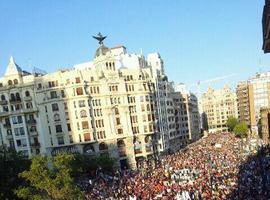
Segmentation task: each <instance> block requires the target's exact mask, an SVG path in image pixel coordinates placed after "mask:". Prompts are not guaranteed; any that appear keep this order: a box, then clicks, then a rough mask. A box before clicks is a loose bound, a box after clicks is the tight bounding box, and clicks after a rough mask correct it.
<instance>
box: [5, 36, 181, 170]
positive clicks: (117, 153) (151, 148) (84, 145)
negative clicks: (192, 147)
mask: <svg viewBox="0 0 270 200" xmlns="http://www.w3.org/2000/svg"><path fill="white" fill-rule="evenodd" d="M96 39H98V40H99V44H100V46H99V48H98V49H97V50H96V54H95V56H94V59H93V60H92V61H90V62H86V63H82V64H78V65H75V66H74V68H73V69H68V70H59V71H56V72H54V73H50V74H41V73H32V74H31V73H28V72H25V71H23V70H22V69H21V68H20V67H19V66H18V65H17V64H16V63H15V61H14V59H13V58H11V59H10V62H9V64H8V67H7V70H6V73H5V74H4V76H3V77H2V78H1V79H0V97H1V100H0V120H1V124H0V135H1V137H0V140H1V143H2V144H5V145H7V146H9V147H12V148H15V149H16V150H17V151H22V152H23V153H24V154H25V155H27V156H33V155H37V154H47V155H51V156H54V155H56V154H57V153H61V152H71V153H75V152H79V153H85V154H88V155H93V156H94V155H100V154H106V155H109V156H111V157H115V158H116V159H117V160H118V161H119V162H118V164H119V165H120V166H121V167H131V168H134V167H136V163H137V161H139V160H141V159H148V158H156V157H157V156H158V155H160V154H162V153H167V152H168V150H169V148H170V140H171V138H170V134H171V133H173V132H175V125H174V123H175V116H174V110H173V98H172V96H171V92H172V87H171V83H170V82H168V78H167V76H166V74H165V72H164V64H163V60H162V59H161V57H160V55H159V54H158V53H152V54H149V55H148V56H147V59H146V58H145V57H144V56H143V55H138V54H130V53H128V52H127V50H126V48H125V47H124V46H118V47H115V48H108V47H106V46H105V45H104V44H103V40H104V39H105V38H104V37H102V36H101V35H99V36H98V37H96ZM180 134H182V133H180ZM185 139H186V138H185V137H183V140H185ZM180 143H182V141H180V142H179V143H176V146H180V145H181V144H180Z"/></svg>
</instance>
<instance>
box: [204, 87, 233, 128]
mask: <svg viewBox="0 0 270 200" xmlns="http://www.w3.org/2000/svg"><path fill="white" fill-rule="evenodd" d="M202 109H203V114H204V116H205V118H206V121H207V126H208V130H209V132H222V131H227V125H226V122H227V119H228V117H230V116H233V117H236V118H237V117H238V109H237V98H236V94H235V93H234V92H233V91H232V90H231V88H230V87H229V86H225V87H224V88H222V89H220V90H214V89H212V88H209V89H208V90H207V92H206V93H204V94H203V95H202Z"/></svg>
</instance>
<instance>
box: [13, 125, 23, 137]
mask: <svg viewBox="0 0 270 200" xmlns="http://www.w3.org/2000/svg"><path fill="white" fill-rule="evenodd" d="M14 133H15V135H16V136H20V135H25V132H24V128H23V127H19V128H14Z"/></svg>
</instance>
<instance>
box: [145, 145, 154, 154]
mask: <svg viewBox="0 0 270 200" xmlns="http://www.w3.org/2000/svg"><path fill="white" fill-rule="evenodd" d="M145 151H146V152H147V153H149V152H152V151H153V149H152V145H151V144H150V145H146V146H145Z"/></svg>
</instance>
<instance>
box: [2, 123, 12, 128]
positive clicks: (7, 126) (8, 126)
mask: <svg viewBox="0 0 270 200" xmlns="http://www.w3.org/2000/svg"><path fill="white" fill-rule="evenodd" d="M3 126H4V127H5V128H10V127H11V124H7V123H6V124H4V125H3Z"/></svg>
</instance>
